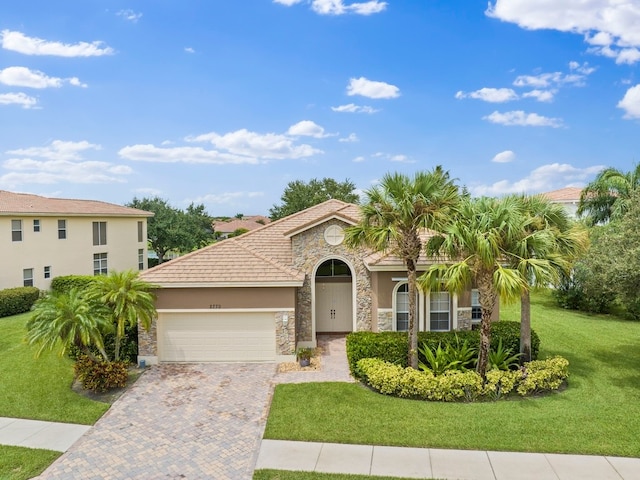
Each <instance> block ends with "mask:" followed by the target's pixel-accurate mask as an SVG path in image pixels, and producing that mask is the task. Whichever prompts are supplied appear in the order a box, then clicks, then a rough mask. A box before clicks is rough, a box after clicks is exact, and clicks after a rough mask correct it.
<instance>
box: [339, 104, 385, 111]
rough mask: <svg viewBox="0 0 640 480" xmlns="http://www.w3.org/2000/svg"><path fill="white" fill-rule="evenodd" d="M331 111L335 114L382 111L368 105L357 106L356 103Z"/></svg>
mask: <svg viewBox="0 0 640 480" xmlns="http://www.w3.org/2000/svg"><path fill="white" fill-rule="evenodd" d="M331 110H333V111H334V112H346V113H376V112H379V111H380V110H378V109H376V108H373V107H370V106H368V105H356V104H355V103H348V104H347V105H340V106H338V107H331Z"/></svg>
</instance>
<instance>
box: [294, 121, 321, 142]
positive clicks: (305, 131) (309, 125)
mask: <svg viewBox="0 0 640 480" xmlns="http://www.w3.org/2000/svg"><path fill="white" fill-rule="evenodd" d="M287 134H288V135H293V136H305V137H314V138H325V137H329V136H330V134H327V133H324V128H322V127H321V126H320V125H318V124H317V123H315V122H313V121H311V120H302V121H300V122H298V123H296V124H295V125H291V126H290V127H289V130H288V131H287Z"/></svg>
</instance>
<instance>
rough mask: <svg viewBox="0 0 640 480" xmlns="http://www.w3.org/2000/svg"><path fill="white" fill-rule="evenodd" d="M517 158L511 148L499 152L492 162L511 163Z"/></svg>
mask: <svg viewBox="0 0 640 480" xmlns="http://www.w3.org/2000/svg"><path fill="white" fill-rule="evenodd" d="M515 158H516V154H515V153H513V152H512V151H511V150H505V151H504V152H500V153H498V154H497V155H496V156H495V157H493V158H492V159H491V161H492V162H496V163H509V162H513V161H514V160H515Z"/></svg>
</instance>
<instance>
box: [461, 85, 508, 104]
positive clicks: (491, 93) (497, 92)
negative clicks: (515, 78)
mask: <svg viewBox="0 0 640 480" xmlns="http://www.w3.org/2000/svg"><path fill="white" fill-rule="evenodd" d="M456 98H457V99H463V98H475V99H477V100H482V101H484V102H491V103H504V102H510V101H512V100H517V99H518V94H517V93H516V92H514V91H513V89H511V88H486V87H485V88H481V89H480V90H476V91H475V92H468V93H465V92H463V91H459V92H458V93H456Z"/></svg>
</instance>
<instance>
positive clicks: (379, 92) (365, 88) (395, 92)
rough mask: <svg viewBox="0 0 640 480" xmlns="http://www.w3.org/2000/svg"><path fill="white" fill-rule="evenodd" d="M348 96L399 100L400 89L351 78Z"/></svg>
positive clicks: (387, 84) (373, 81)
mask: <svg viewBox="0 0 640 480" xmlns="http://www.w3.org/2000/svg"><path fill="white" fill-rule="evenodd" d="M347 95H349V96H353V95H360V96H363V97H367V98H376V99H378V98H397V97H399V96H400V89H399V88H398V87H396V86H395V85H391V84H390V83H386V82H378V81H375V80H369V79H367V78H365V77H360V78H351V79H350V80H349V86H348V87H347Z"/></svg>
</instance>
